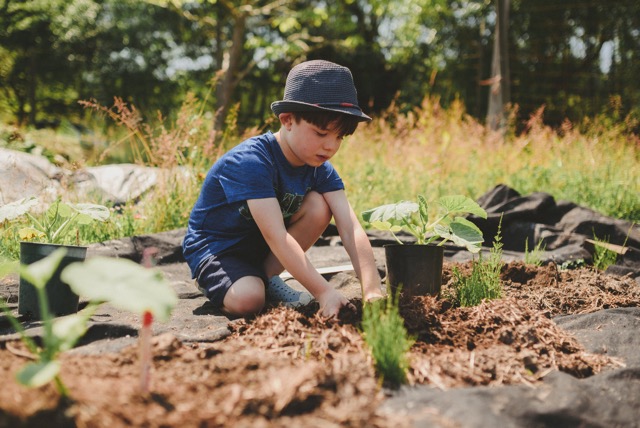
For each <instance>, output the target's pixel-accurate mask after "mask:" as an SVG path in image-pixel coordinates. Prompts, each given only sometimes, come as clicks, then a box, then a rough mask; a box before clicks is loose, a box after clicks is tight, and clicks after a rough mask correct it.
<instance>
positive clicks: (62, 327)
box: [0, 249, 97, 396]
mask: <svg viewBox="0 0 640 428" xmlns="http://www.w3.org/2000/svg"><path fill="white" fill-rule="evenodd" d="M65 254H66V250H65V249H58V250H56V251H54V252H53V253H52V254H50V255H49V256H47V257H46V258H44V259H42V260H39V261H37V262H35V263H32V264H30V265H28V266H25V265H17V264H14V265H13V266H12V267H11V266H10V267H7V266H8V264H5V268H4V269H0V274H1V275H0V276H2V275H4V274H7V273H10V271H11V270H16V269H17V270H18V271H19V272H20V275H21V276H22V277H24V278H25V279H27V280H28V281H29V282H30V283H31V284H33V286H34V287H35V289H36V292H37V294H38V300H39V302H40V318H41V320H42V328H43V332H42V346H41V347H40V346H37V345H36V343H35V341H34V340H33V339H32V338H31V337H29V336H28V335H27V334H26V332H25V330H24V328H23V327H22V325H21V324H20V323H19V322H18V320H17V319H16V318H15V317H14V316H13V314H12V313H11V311H9V309H8V308H7V307H6V305H5V303H4V301H2V311H3V312H4V313H5V315H6V317H7V319H8V320H9V322H10V323H11V325H12V326H13V328H14V329H15V330H16V332H18V333H19V335H20V338H21V340H22V341H23V343H24V344H25V346H27V348H28V349H29V351H30V352H31V353H32V354H33V356H34V359H35V361H34V362H32V363H29V364H27V365H26V366H24V367H23V368H22V369H21V370H20V371H19V372H18V374H17V380H18V382H20V383H21V384H23V385H25V386H28V387H32V388H37V387H39V386H42V385H45V384H47V383H49V382H51V381H54V383H55V386H56V388H57V390H58V391H59V392H60V394H61V395H62V396H68V395H69V394H68V391H67V388H66V387H65V386H64V384H63V383H62V380H61V379H60V376H59V373H60V362H59V361H58V356H59V355H60V353H62V352H64V351H67V350H69V349H71V348H73V346H74V345H75V344H76V342H77V341H78V340H79V339H80V338H81V337H82V336H83V335H84V333H85V332H86V330H87V321H88V320H89V318H90V317H91V315H92V314H93V313H94V312H95V309H96V307H97V305H96V304H95V303H93V304H89V305H88V306H87V307H86V308H85V309H84V310H82V311H81V312H78V313H77V314H74V315H69V316H67V317H64V318H60V319H56V320H54V319H53V315H52V314H51V312H49V305H48V300H47V293H46V291H45V285H46V284H47V282H48V281H49V279H50V278H51V277H52V276H53V274H54V272H55V271H56V269H57V268H58V265H59V264H60V262H61V261H62V258H63V257H64V256H65Z"/></svg>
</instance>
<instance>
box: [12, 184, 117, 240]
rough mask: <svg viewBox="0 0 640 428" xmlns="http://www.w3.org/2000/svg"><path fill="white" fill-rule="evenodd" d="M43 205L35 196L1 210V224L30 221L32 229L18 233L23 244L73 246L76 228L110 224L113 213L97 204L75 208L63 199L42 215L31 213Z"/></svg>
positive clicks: (75, 206) (55, 202)
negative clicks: (43, 243) (94, 223)
mask: <svg viewBox="0 0 640 428" xmlns="http://www.w3.org/2000/svg"><path fill="white" fill-rule="evenodd" d="M39 203H40V201H39V199H38V198H36V197H35V196H31V197H28V198H23V199H20V200H18V201H15V202H11V203H9V204H6V205H3V206H2V207H0V223H3V222H5V221H11V220H15V219H19V218H21V217H24V218H26V220H27V222H28V223H29V225H28V226H25V227H21V228H19V229H18V237H19V238H20V240H22V241H36V242H45V243H49V244H62V243H65V242H71V240H72V239H73V238H74V237H75V239H76V242H77V240H78V239H77V232H76V230H75V229H74V226H79V225H85V224H90V223H92V222H94V221H106V220H107V219H108V218H109V215H110V213H109V209H108V208H107V207H105V206H103V205H96V204H71V203H67V202H62V201H61V200H60V198H58V199H56V200H55V201H54V202H52V203H51V205H49V207H47V209H46V210H45V211H44V212H42V213H41V214H40V215H34V214H32V213H31V211H32V210H34V209H35V208H36V207H37V206H38V205H39Z"/></svg>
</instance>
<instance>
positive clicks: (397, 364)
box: [362, 293, 414, 387]
mask: <svg viewBox="0 0 640 428" xmlns="http://www.w3.org/2000/svg"><path fill="white" fill-rule="evenodd" d="M398 294H399V293H398ZM398 294H396V296H391V297H388V298H386V299H378V300H374V301H373V302H365V303H364V306H363V311H362V331H363V335H364V340H365V342H366V344H367V346H368V347H369V349H370V351H371V355H372V356H373V360H374V363H375V368H376V372H377V373H378V375H379V376H380V377H381V378H382V380H383V381H384V382H386V383H387V384H389V385H391V386H394V387H397V386H400V385H401V384H403V383H406V381H407V370H408V369H409V360H408V358H407V353H408V352H409V349H411V346H412V345H413V343H414V341H413V340H412V339H411V338H409V335H408V333H407V330H406V328H405V326H404V320H403V319H402V316H400V312H399V308H398Z"/></svg>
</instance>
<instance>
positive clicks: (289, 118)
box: [278, 113, 293, 127]
mask: <svg viewBox="0 0 640 428" xmlns="http://www.w3.org/2000/svg"><path fill="white" fill-rule="evenodd" d="M278 119H280V124H281V125H282V126H284V127H287V126H289V125H291V122H293V115H292V114H291V113H280V114H279V115H278Z"/></svg>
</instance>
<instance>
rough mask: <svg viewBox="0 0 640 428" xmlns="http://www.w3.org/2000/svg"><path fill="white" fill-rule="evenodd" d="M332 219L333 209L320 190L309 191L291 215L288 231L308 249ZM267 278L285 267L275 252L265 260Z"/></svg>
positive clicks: (305, 249) (301, 245) (280, 271)
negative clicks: (298, 208) (295, 211)
mask: <svg viewBox="0 0 640 428" xmlns="http://www.w3.org/2000/svg"><path fill="white" fill-rule="evenodd" d="M330 221H331V210H330V209H329V205H328V204H327V202H326V201H325V199H324V197H323V196H322V195H321V194H320V193H318V192H309V193H307V195H306V196H305V197H304V200H303V201H302V206H301V207H300V210H298V212H297V213H295V214H294V215H293V216H292V217H291V222H290V223H289V227H288V228H287V231H288V232H289V234H290V235H291V236H293V238H294V239H295V240H296V241H298V244H300V247H302V249H303V250H304V251H307V250H308V249H309V248H311V246H312V245H313V244H315V242H316V241H317V240H318V238H319V237H320V235H322V232H324V231H325V229H326V228H327V226H328V225H329V222H330ZM264 270H265V273H266V274H267V278H271V277H272V276H273V275H279V274H280V273H282V271H284V267H283V266H282V264H281V263H280V261H279V260H278V259H277V258H276V256H275V255H274V254H273V253H269V255H268V256H267V258H266V259H265V261H264Z"/></svg>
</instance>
